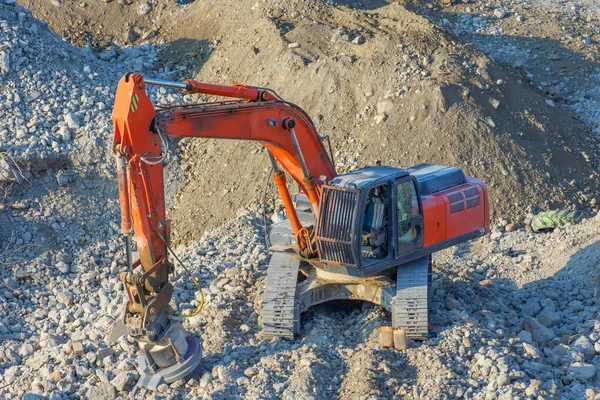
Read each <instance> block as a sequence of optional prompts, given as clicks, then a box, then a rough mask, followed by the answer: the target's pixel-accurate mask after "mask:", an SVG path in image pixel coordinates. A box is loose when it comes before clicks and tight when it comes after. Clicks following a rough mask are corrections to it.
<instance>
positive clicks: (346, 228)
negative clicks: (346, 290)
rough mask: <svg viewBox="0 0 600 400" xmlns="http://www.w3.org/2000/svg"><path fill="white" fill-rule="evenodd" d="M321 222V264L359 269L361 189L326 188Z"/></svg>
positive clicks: (322, 203) (318, 243)
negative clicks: (358, 226) (358, 237)
mask: <svg viewBox="0 0 600 400" xmlns="http://www.w3.org/2000/svg"><path fill="white" fill-rule="evenodd" d="M322 189H323V192H322V196H321V207H320V212H319V219H318V221H317V232H316V239H317V248H318V249H319V257H320V259H321V261H323V262H326V263H329V264H337V265H343V266H347V267H352V268H358V245H357V237H356V220H357V218H358V202H359V196H360V190H354V189H343V188H338V187H335V186H325V185H324V186H322Z"/></svg>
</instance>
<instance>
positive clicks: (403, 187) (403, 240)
mask: <svg viewBox="0 0 600 400" xmlns="http://www.w3.org/2000/svg"><path fill="white" fill-rule="evenodd" d="M392 195H393V205H394V208H395V218H394V220H395V222H394V223H395V228H396V229H395V235H394V236H395V241H396V243H395V246H394V247H395V256H396V258H399V257H402V256H404V255H407V254H409V253H412V252H413V251H415V250H419V249H422V248H423V236H424V232H423V206H422V204H421V196H419V192H418V186H417V181H416V179H415V178H414V177H411V176H409V177H406V178H403V179H400V180H398V181H396V182H394V184H393V185H392Z"/></svg>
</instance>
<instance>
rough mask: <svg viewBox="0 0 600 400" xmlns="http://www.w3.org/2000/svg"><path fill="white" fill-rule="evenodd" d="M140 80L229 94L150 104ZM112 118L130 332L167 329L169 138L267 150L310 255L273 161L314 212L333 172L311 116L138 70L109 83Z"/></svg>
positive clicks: (159, 337)
mask: <svg viewBox="0 0 600 400" xmlns="http://www.w3.org/2000/svg"><path fill="white" fill-rule="evenodd" d="M148 84H155V85H161V86H170V87H176V88H180V89H183V90H184V91H185V92H187V93H204V94H211V95H217V96H225V97H230V98H235V100H229V101H224V102H215V103H202V104H197V105H191V106H187V105H185V106H176V107H168V108H162V107H156V106H154V105H153V104H152V102H151V100H150V99H149V97H148V95H147V93H146V90H145V86H146V85H148ZM112 119H113V124H114V140H113V152H114V154H115V156H116V158H117V168H118V180H119V196H120V204H121V231H122V234H123V235H124V236H125V238H126V241H127V255H128V256H127V258H128V267H129V270H128V272H122V273H121V274H119V279H120V280H121V281H122V282H123V283H124V284H125V286H126V289H127V292H128V297H129V302H128V305H127V309H126V314H125V318H124V323H125V325H126V326H127V328H128V332H129V333H130V334H132V335H136V336H138V337H139V338H140V340H142V341H145V342H148V343H152V344H156V343H159V344H160V343H161V341H163V339H164V338H165V337H166V336H169V335H168V331H169V329H170V328H171V318H170V316H169V313H170V312H171V310H170V309H169V307H168V304H169V301H170V299H171V295H172V292H173V287H172V285H171V284H170V283H169V280H168V275H169V273H170V272H171V268H172V266H171V264H170V262H169V260H168V257H167V255H168V254H167V253H168V250H169V236H170V224H169V221H168V220H167V219H166V214H165V201H164V182H163V164H164V163H165V162H166V161H167V158H168V155H169V153H168V151H169V150H168V146H169V140H168V138H169V137H172V138H182V137H198V138H218V139H237V140H253V141H256V142H258V143H260V144H262V145H263V146H264V147H265V148H266V149H267V151H268V154H269V156H270V159H271V162H272V165H273V168H274V176H273V177H274V180H275V182H276V184H277V187H278V190H279V193H280V195H281V198H282V200H283V203H284V206H285V208H286V211H287V214H288V217H289V219H290V222H291V225H292V229H293V231H294V234H295V235H296V238H297V245H298V248H299V253H300V254H301V255H303V256H305V257H311V256H314V255H315V254H316V246H315V244H314V234H313V233H312V231H311V230H310V229H308V228H307V227H303V226H302V225H301V223H300V221H299V219H298V217H297V215H296V211H295V208H294V206H293V203H292V200H291V197H290V193H289V191H288V189H287V185H286V180H285V174H284V172H283V171H282V170H280V168H279V165H280V166H281V167H282V168H283V170H285V171H287V172H288V173H289V174H290V175H291V176H292V178H293V179H294V180H295V181H296V182H297V183H298V185H299V186H300V188H301V189H302V191H303V192H304V193H305V194H306V195H307V196H308V198H309V200H310V202H311V204H312V206H313V209H314V212H315V215H318V213H319V196H320V186H321V185H322V183H323V182H326V181H329V180H331V179H333V178H334V177H335V176H336V172H335V168H334V166H333V164H332V162H331V160H330V158H329V157H328V155H327V153H326V151H325V149H324V147H323V145H322V142H321V139H320V138H319V136H318V135H317V132H316V130H315V127H314V125H313V123H312V121H311V119H310V118H309V117H308V115H307V114H306V113H305V112H304V111H303V110H301V109H300V108H298V107H297V106H295V105H293V104H291V103H287V102H285V101H283V100H281V99H280V98H279V97H278V96H276V95H275V94H274V93H272V92H270V91H268V90H265V89H261V88H255V87H250V86H242V85H233V86H221V85H212V84H204V83H200V82H196V81H193V80H187V81H185V82H169V81H160V80H151V79H146V81H145V80H144V78H143V77H142V76H141V75H139V74H127V75H125V76H124V77H123V78H122V79H121V81H120V82H119V85H118V87H117V93H116V98H115V105H114V109H113V115H112ZM132 235H133V237H134V238H135V241H136V244H137V251H138V253H139V260H137V261H135V262H132V260H131V255H130V254H131V253H130V243H129V240H130V239H129V238H130V237H131V236H132ZM138 265H141V266H142V269H143V271H144V272H143V273H141V274H139V273H134V272H133V269H134V268H135V267H137V266H138ZM173 340H174V339H173ZM173 340H172V341H173ZM157 347H159V346H157ZM176 353H177V352H176ZM176 358H177V354H176V357H175V359H176Z"/></svg>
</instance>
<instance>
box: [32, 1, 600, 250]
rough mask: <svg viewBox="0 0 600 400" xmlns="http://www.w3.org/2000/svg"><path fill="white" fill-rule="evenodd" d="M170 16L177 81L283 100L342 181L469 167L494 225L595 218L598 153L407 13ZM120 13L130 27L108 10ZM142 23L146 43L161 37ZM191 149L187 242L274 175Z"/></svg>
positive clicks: (519, 87) (243, 147)
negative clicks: (353, 175) (296, 109)
mask: <svg viewBox="0 0 600 400" xmlns="http://www.w3.org/2000/svg"><path fill="white" fill-rule="evenodd" d="M35 4H36V3H32V7H33V8H34V11H36V7H35ZM64 4H65V5H66V4H67V2H65V3H64ZM160 4H162V3H159V4H157V5H155V6H154V7H153V10H152V11H151V13H150V14H149V17H150V18H151V19H155V20H157V21H159V22H157V23H160V24H161V30H160V31H159V36H158V37H159V40H162V39H165V40H166V41H168V42H169V43H170V45H169V46H166V49H165V50H164V51H163V57H162V62H163V63H164V65H165V66H167V67H169V68H170V69H171V70H174V69H176V68H178V67H181V66H182V65H183V66H185V67H187V71H180V72H179V73H173V74H172V75H173V77H177V76H178V75H179V76H189V75H190V73H192V72H195V71H198V70H199V75H198V79H200V80H203V81H207V82H218V83H229V82H243V83H248V84H253V85H259V86H269V87H271V88H273V89H275V90H276V91H278V92H279V93H280V94H281V95H282V96H283V97H284V98H286V99H287V100H289V101H291V102H294V103H296V104H298V105H300V106H301V107H303V108H304V109H305V110H307V112H308V113H309V115H311V116H312V117H313V119H314V120H315V123H316V125H317V127H318V129H319V132H320V134H321V135H324V134H329V135H331V136H332V138H333V145H334V149H335V151H336V166H337V168H338V170H339V171H340V172H345V171H348V170H352V169H354V168H356V167H360V166H363V165H365V164H371V163H373V162H374V161H375V160H377V159H381V160H383V162H384V163H387V164H391V165H401V166H410V165H412V164H415V163H419V162H426V161H427V162H436V163H442V164H452V165H458V166H461V167H463V168H464V169H465V171H466V172H467V173H469V174H472V175H475V176H478V177H480V178H482V179H484V180H485V181H486V182H487V183H488V185H489V186H490V194H491V199H492V203H493V212H494V215H496V216H500V215H501V216H503V217H509V218H510V219H514V220H518V219H519V218H520V217H521V216H522V215H524V214H525V210H526V209H528V208H532V207H533V208H545V207H548V206H560V207H582V206H588V205H589V204H590V201H592V202H593V201H594V200H593V198H594V196H596V195H597V185H598V173H597V171H596V168H595V164H594V163H595V162H597V160H598V158H597V156H596V154H597V150H598V147H597V146H598V141H597V138H596V137H595V136H593V135H592V134H591V130H590V128H589V127H587V126H585V125H584V124H583V123H581V122H580V121H579V120H577V119H574V118H573V117H572V116H571V115H569V114H568V113H567V112H566V111H564V110H562V109H560V108H559V107H552V106H551V105H548V104H547V103H546V99H545V97H543V96H542V95H541V94H540V93H538V92H537V91H536V90H534V89H532V88H531V87H530V86H528V85H526V84H523V83H521V82H520V81H519V80H518V77H517V76H513V75H510V74H508V73H506V72H505V71H504V70H502V69H500V68H498V67H497V66H496V65H495V64H494V63H493V62H492V61H490V59H489V58H487V57H486V56H485V55H484V54H483V53H481V52H480V51H479V50H477V49H475V48H474V47H473V46H470V45H464V44H461V43H459V42H457V40H456V39H455V38H452V37H451V36H449V35H448V34H447V33H445V31H443V30H441V29H440V28H438V27H436V26H435V25H433V24H431V23H430V22H429V21H428V20H427V19H425V18H423V17H420V16H417V15H415V14H413V13H411V12H409V11H407V10H406V9H405V8H404V7H403V6H402V5H400V4H399V3H392V4H387V3H386V2H383V1H374V2H362V3H360V4H359V3H348V2H329V3H328V2H324V1H318V0H302V1H293V2H289V3H287V4H285V5H282V4H280V3H278V2H275V1H266V2H262V3H255V2H253V1H219V2H196V3H194V4H192V5H190V6H187V7H183V8H182V7H176V6H175V5H173V4H170V3H165V8H164V9H162V6H161V5H160ZM328 4H332V5H328ZM38 5H39V4H38ZM61 7H63V6H61ZM90 7H91V6H90ZM94 7H99V6H98V5H95V6H94ZM102 7H106V11H105V13H104V14H99V15H97V16H96V24H98V23H102V24H103V32H104V33H111V32H112V34H113V35H117V32H118V31H119V29H122V26H124V25H127V24H129V23H130V22H131V23H133V21H134V20H135V21H140V20H139V16H137V13H136V10H137V7H138V5H137V4H135V5H132V6H121V5H118V4H116V3H110V4H108V5H102ZM115 7H121V9H122V15H121V16H120V20H121V21H122V22H123V24H121V26H120V27H119V26H118V24H116V22H115V20H114V19H113V18H114V15H113V14H110V13H109V11H108V10H112V9H113V8H115ZM71 11H73V10H71ZM44 12H45V11H44V8H43V7H41V8H40V9H38V10H37V11H36V13H37V14H38V15H40V16H42V17H43V16H44ZM86 12H87V13H88V14H89V12H88V11H86ZM88 14H86V13H84V12H83V11H82V12H77V13H75V14H74V18H88V17H90V15H88ZM47 16H48V17H49V18H50V23H51V25H52V24H54V25H55V26H56V28H55V29H57V30H60V29H64V26H65V21H64V20H61V21H62V22H59V20H60V19H59V18H56V17H54V16H50V15H47ZM143 20H144V22H143V24H146V25H144V26H143V28H144V29H140V31H144V30H147V29H151V28H153V26H151V25H152V24H151V23H150V20H149V19H148V16H147V17H145V18H144V19H143ZM108 22H110V23H108ZM136 23H139V24H142V22H136ZM104 24H106V25H104ZM111 29H112V30H111ZM361 38H362V39H361ZM355 40H356V42H360V41H362V40H364V43H363V44H356V43H354V41H355ZM290 44H292V46H291V47H290ZM296 44H298V45H299V47H296V46H297V45H296ZM209 47H212V48H213V50H212V53H211V54H210V56H208V57H207V54H206V50H207V49H208V48H209ZM115 79H117V78H116V77H115ZM377 115H379V117H378V118H379V119H385V121H384V122H380V123H377V122H376V116H377ZM181 148H182V152H183V158H184V159H185V161H184V169H186V170H187V171H189V184H188V185H185V186H183V187H182V189H181V190H180V194H179V196H180V197H179V199H178V201H177V202H176V206H175V209H174V212H173V213H172V218H173V220H174V227H175V230H176V234H177V237H178V238H179V239H192V238H198V237H200V235H201V234H202V232H203V231H204V229H205V228H208V227H212V226H215V225H216V224H219V223H221V222H223V221H225V220H227V219H229V217H230V215H232V214H233V213H234V211H235V210H236V209H237V208H238V207H239V206H240V205H244V204H249V203H250V202H252V201H253V200H255V199H257V198H259V195H260V193H261V192H262V189H263V187H262V186H263V185H262V182H263V181H264V178H265V174H266V170H267V166H268V162H267V159H266V156H265V154H264V152H262V151H260V150H257V145H256V144H252V143H250V144H249V143H225V142H210V144H207V143H206V141H201V140H196V141H193V142H190V141H188V142H186V143H183V144H182V146H181ZM584 151H585V152H586V154H585V156H584V155H583V154H582V153H583V152H584Z"/></svg>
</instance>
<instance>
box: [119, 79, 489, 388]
mask: <svg viewBox="0 0 600 400" xmlns="http://www.w3.org/2000/svg"><path fill="white" fill-rule="evenodd" d="M151 85H153V86H160V87H166V88H174V89H180V90H182V91H183V92H184V93H185V94H204V95H212V96H218V97H225V98H228V99H227V100H224V101H217V102H203V103H199V104H185V105H176V106H169V107H162V106H158V105H155V104H153V103H152V101H151V100H150V98H149V94H148V92H147V90H146V89H147V87H148V86H151ZM112 120H113V125H114V140H113V144H112V150H113V153H114V155H115V157H116V165H117V170H118V171H117V172H118V174H117V175H118V189H119V202H120V209H121V233H122V235H123V236H124V238H125V246H126V255H127V271H126V272H120V273H119V280H120V281H121V282H123V284H124V286H125V289H126V291H127V295H128V302H127V304H126V306H125V307H124V313H123V316H122V318H120V319H119V320H118V321H117V323H116V324H115V325H114V326H113V330H112V333H111V337H113V339H116V338H118V337H119V336H122V335H124V334H128V335H130V336H131V337H133V338H135V339H136V340H137V341H138V343H139V345H140V349H141V355H140V356H139V357H138V363H139V369H140V372H141V377H140V380H139V382H138V384H137V386H136V388H142V389H143V390H147V389H152V390H155V389H156V388H157V387H158V385H159V384H160V383H162V382H166V383H170V382H174V381H175V380H177V379H180V378H182V377H185V376H186V375H188V374H189V373H190V372H192V371H193V370H194V369H195V368H196V366H197V365H198V364H199V363H200V359H201V346H200V343H199V341H198V339H197V338H196V337H195V336H194V335H193V334H191V333H190V332H188V331H187V330H185V329H184V328H183V327H182V325H181V323H180V322H178V320H177V319H176V318H174V315H173V314H174V311H173V309H172V307H171V306H170V305H169V303H170V301H171V296H172V294H173V284H172V283H171V282H170V281H169V275H170V274H172V272H173V271H174V265H175V264H174V262H173V261H179V259H178V258H177V255H176V254H175V253H174V252H173V251H172V249H171V247H170V234H171V224H170V221H169V220H168V219H167V217H166V210H165V199H164V181H163V167H164V165H165V164H166V163H167V161H168V158H169V138H175V139H177V138H183V137H197V138H214V139H235V140H250V141H256V142H258V143H259V144H261V145H262V146H264V147H265V148H266V152H267V154H268V157H269V159H270V162H271V166H272V177H273V180H274V182H275V184H276V186H277V189H278V192H279V195H280V197H281V200H282V202H283V205H284V207H285V211H286V214H287V219H286V220H284V221H282V222H279V223H276V224H273V225H272V227H271V230H270V234H269V238H270V245H269V250H270V251H271V253H272V255H271V258H270V262H269V266H268V270H267V278H266V287H265V290H264V305H263V310H262V312H261V317H262V337H263V338H264V339H273V338H284V339H293V338H294V336H295V335H298V334H299V333H300V328H301V324H300V318H301V315H302V313H303V312H305V311H306V310H308V309H309V308H310V307H312V306H314V305H317V304H321V303H325V302H328V301H333V300H344V299H345V300H362V301H367V302H371V303H374V304H378V305H380V306H382V307H384V308H385V309H387V310H388V311H389V312H390V313H391V316H392V328H398V329H402V330H404V332H405V334H406V336H408V337H411V338H414V339H426V338H427V335H428V330H429V323H428V309H429V302H430V298H431V278H432V269H431V268H432V262H431V255H432V253H434V252H437V251H439V250H442V249H444V248H447V247H450V246H454V245H457V244H460V243H463V242H465V241H468V240H471V239H474V238H477V237H480V236H482V235H484V234H486V233H488V232H489V226H490V219H489V202H488V192H487V188H486V185H485V184H484V183H483V182H482V181H481V180H479V179H476V178H473V177H469V176H465V174H464V173H463V171H462V170H461V169H460V168H455V167H448V166H442V165H436V164H419V165H416V166H413V167H410V168H399V167H392V166H380V165H376V166H368V167H365V168H361V169H358V170H355V171H352V172H349V173H345V174H341V175H338V174H337V173H336V170H335V166H334V161H333V154H332V152H331V146H328V147H329V151H330V153H329V154H328V152H327V151H326V148H325V145H324V140H325V138H323V137H320V136H319V135H318V134H317V131H316V128H315V126H314V124H313V122H312V120H311V119H310V117H309V116H308V115H307V114H306V112H304V111H303V110H302V109H301V108H299V107H298V106H296V105H294V104H292V103H290V102H287V101H284V100H283V99H282V98H281V97H280V96H278V95H277V93H275V92H274V91H272V90H269V89H266V88H261V87H254V86H246V85H239V84H234V85H231V86H227V85H215V84H207V83H201V82H198V81H195V80H192V79H188V80H185V81H184V82H173V81H166V80H161V79H151V78H146V77H143V76H142V75H141V74H137V73H127V74H126V75H125V76H124V77H123V78H122V79H121V80H120V82H119V84H118V87H117V92H116V97H115V102H114V108H113V113H112ZM378 164H379V163H378ZM286 173H287V174H288V175H289V176H290V177H291V178H292V179H293V180H294V181H295V182H296V183H297V184H298V186H299V189H300V190H299V192H298V193H290V191H289V189H288V184H287V182H286ZM132 237H133V238H134V239H135V242H136V245H137V254H138V255H139V259H137V260H135V261H133V260H132V254H133V248H132V242H131V239H132ZM172 260H173V261H172ZM182 267H184V268H185V266H183V265H182ZM192 280H193V281H194V283H196V284H197V285H198V282H197V280H196V279H195V278H194V277H193V276H192ZM198 286H199V285H198Z"/></svg>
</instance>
